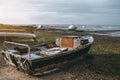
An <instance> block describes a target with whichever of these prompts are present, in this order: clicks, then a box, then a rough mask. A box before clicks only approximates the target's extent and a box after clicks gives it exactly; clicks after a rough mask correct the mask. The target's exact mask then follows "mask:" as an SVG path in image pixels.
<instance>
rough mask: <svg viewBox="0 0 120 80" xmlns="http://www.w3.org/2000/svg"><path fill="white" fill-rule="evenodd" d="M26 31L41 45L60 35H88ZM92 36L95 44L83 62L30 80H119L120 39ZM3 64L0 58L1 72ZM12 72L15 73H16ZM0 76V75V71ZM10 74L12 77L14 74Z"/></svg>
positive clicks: (83, 33) (82, 33) (81, 33)
mask: <svg viewBox="0 0 120 80" xmlns="http://www.w3.org/2000/svg"><path fill="white" fill-rule="evenodd" d="M28 31H31V32H34V33H35V34H36V35H37V36H38V37H37V39H38V40H39V41H41V42H42V43H43V42H51V41H54V40H55V38H57V37H59V36H61V35H71V34H72V35H86V34H88V33H89V32H78V33H75V32H74V33H67V32H64V33H61V32H46V31H36V30H32V28H31V29H29V30H28ZM93 36H94V38H95V42H94V44H93V46H92V48H91V49H90V51H89V53H88V54H89V55H88V57H87V58H86V59H85V60H84V61H82V62H79V63H78V64H76V65H74V66H72V67H70V68H68V69H65V70H64V71H63V72H61V73H56V74H52V75H49V76H45V77H35V78H32V79H33V80H34V79H36V78H37V79H42V80H48V78H49V79H51V80H56V79H58V80H61V79H63V80H120V76H119V75H120V38H116V37H114V38H113V37H107V36H95V35H93ZM3 64H4V62H3V59H2V58H1V56H0V69H1V70H2V67H3ZM2 71H4V70H2ZM14 72H15V73H17V71H14ZM0 74H2V73H1V71H0ZM12 74H13V75H14V73H12ZM17 74H18V73H17ZM68 74H69V75H68ZM18 75H19V74H18ZM18 75H16V76H18ZM6 76H7V75H6ZM9 77H10V76H9ZM68 77H69V78H68ZM24 78H25V79H28V80H29V78H28V77H25V76H24ZM6 79H8V78H6ZM11 79H14V78H11ZM15 79H17V78H15ZM18 79H20V80H23V78H22V76H21V77H18Z"/></svg>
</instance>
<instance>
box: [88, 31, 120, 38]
mask: <svg viewBox="0 0 120 80" xmlns="http://www.w3.org/2000/svg"><path fill="white" fill-rule="evenodd" d="M90 34H95V35H101V36H111V37H120V31H116V32H107V33H90Z"/></svg>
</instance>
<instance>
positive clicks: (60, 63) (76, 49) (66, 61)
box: [2, 36, 94, 75]
mask: <svg viewBox="0 0 120 80" xmlns="http://www.w3.org/2000/svg"><path fill="white" fill-rule="evenodd" d="M93 41H94V39H93V37H92V36H62V37H60V38H57V39H56V42H51V43H47V44H37V45H33V46H29V45H27V44H21V43H15V42H9V41H4V43H3V46H4V47H5V48H4V50H2V55H3V58H4V60H5V62H6V63H7V64H10V65H13V66H15V67H16V69H17V70H19V71H23V72H25V73H27V74H29V75H44V74H47V73H51V72H55V71H58V70H62V69H63V68H65V67H68V66H70V65H73V64H74V63H76V62H78V61H79V60H81V59H83V58H84V57H85V56H86V54H87V52H88V51H89V49H90V47H91V45H92V43H93ZM7 44H9V45H15V47H12V48H10V47H9V48H6V47H8V46H7Z"/></svg>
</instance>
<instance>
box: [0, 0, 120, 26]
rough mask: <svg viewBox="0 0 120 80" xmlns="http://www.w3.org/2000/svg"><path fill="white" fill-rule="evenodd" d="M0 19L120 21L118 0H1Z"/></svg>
mask: <svg viewBox="0 0 120 80" xmlns="http://www.w3.org/2000/svg"><path fill="white" fill-rule="evenodd" d="M0 23H8V24H101V25H104V24H110V25H114V24H116V25H120V0H0Z"/></svg>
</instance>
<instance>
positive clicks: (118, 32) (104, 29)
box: [51, 24, 120, 37]
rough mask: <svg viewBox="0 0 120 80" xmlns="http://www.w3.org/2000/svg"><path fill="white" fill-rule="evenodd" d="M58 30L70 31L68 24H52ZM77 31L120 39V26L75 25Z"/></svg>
mask: <svg viewBox="0 0 120 80" xmlns="http://www.w3.org/2000/svg"><path fill="white" fill-rule="evenodd" d="M51 26H52V27H55V28H57V29H65V30H66V29H68V27H69V25H68V24H62V25H61V24H60V25H59V24H57V25H56V24H52V25H51ZM75 26H76V27H77V30H83V31H91V34H95V35H104V36H111V37H120V25H75Z"/></svg>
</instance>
